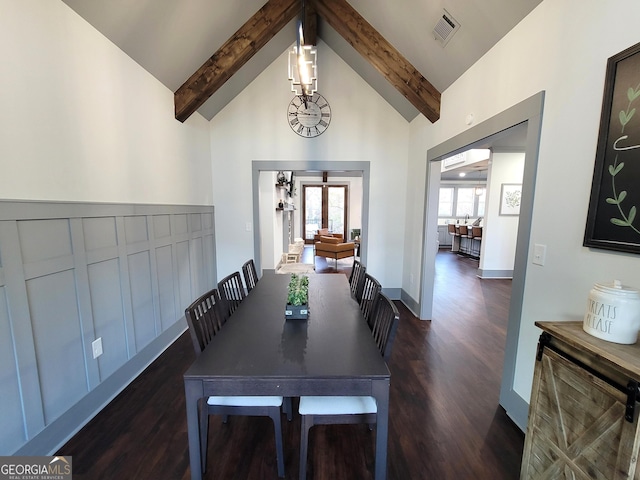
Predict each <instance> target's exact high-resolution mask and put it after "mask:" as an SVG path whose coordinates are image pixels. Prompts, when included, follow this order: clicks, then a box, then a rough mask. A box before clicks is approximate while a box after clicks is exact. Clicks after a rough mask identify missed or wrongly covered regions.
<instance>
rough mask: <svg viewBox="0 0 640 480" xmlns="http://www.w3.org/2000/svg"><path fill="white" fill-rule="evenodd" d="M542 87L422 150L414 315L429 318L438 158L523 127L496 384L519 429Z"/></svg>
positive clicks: (524, 406) (524, 410) (524, 409)
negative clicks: (519, 372)
mask: <svg viewBox="0 0 640 480" xmlns="http://www.w3.org/2000/svg"><path fill="white" fill-rule="evenodd" d="M543 106H544V91H542V92H539V93H537V94H535V95H533V96H531V97H529V98H527V99H526V100H523V101H522V102H520V103H518V104H516V105H514V106H512V107H510V108H508V109H507V110H505V111H503V112H501V113H499V114H497V115H495V116H494V117H492V118H490V119H488V120H486V121H484V122H482V123H480V124H478V125H476V126H475V127H472V128H470V129H469V130H467V131H465V132H462V133H461V134H459V135H457V136H455V137H453V138H451V139H449V140H447V141H445V142H443V143H442V144H440V145H438V146H436V147H434V148H431V149H430V150H429V151H428V152H427V178H426V191H425V218H424V222H423V242H422V244H423V247H422V272H421V280H422V282H421V292H420V318H422V319H431V318H432V313H433V289H434V278H435V256H436V252H437V237H436V236H435V235H432V234H431V232H432V228H433V227H432V225H435V224H437V215H438V211H437V209H438V193H439V186H440V164H441V160H443V159H444V158H446V157H449V156H451V155H455V154H457V153H460V152H463V151H465V150H468V149H469V148H488V147H490V146H491V142H493V141H495V140H497V139H499V138H501V137H502V136H504V135H508V134H509V129H511V128H512V127H514V126H517V125H521V124H522V125H526V139H525V142H524V144H525V145H524V147H525V149H524V150H525V164H524V173H523V180H522V193H521V203H520V213H519V217H520V218H519V222H518V232H517V243H516V253H515V261H514V269H513V281H512V289H511V298H510V301H509V320H508V326H507V340H506V345H505V357H504V364H503V374H502V383H501V388H500V402H499V403H500V405H502V407H503V408H504V409H505V410H506V412H507V414H508V415H509V416H510V417H511V418H512V419H513V420H514V422H515V423H516V424H517V425H518V426H519V427H520V428H521V429H523V430H524V429H525V428H526V424H527V415H528V408H529V406H528V403H527V402H526V401H525V400H524V399H522V398H521V397H520V396H519V395H518V394H517V393H516V392H515V390H514V389H513V385H514V376H515V366H516V357H517V348H518V339H519V336H520V319H521V317H522V301H523V297H524V284H525V277H526V269H527V259H528V252H529V240H530V237H531V219H532V215H533V198H534V191H535V179H536V172H537V166H538V151H539V144H540V132H541V128H542V111H543Z"/></svg>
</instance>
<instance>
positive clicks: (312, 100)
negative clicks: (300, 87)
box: [287, 93, 331, 138]
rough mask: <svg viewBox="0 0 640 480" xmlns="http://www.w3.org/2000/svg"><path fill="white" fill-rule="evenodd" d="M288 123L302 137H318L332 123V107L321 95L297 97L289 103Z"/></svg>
mask: <svg viewBox="0 0 640 480" xmlns="http://www.w3.org/2000/svg"><path fill="white" fill-rule="evenodd" d="M287 121H288V122H289V126H290V127H291V129H292V130H293V131H294V132H296V133H297V134H298V135H300V136H301V137H308V138H311V137H317V136H318V135H320V134H321V133H322V132H324V131H325V130H326V129H327V127H328V126H329V122H331V107H330V106H329V103H328V102H327V101H326V100H325V98H324V97H323V96H322V95H320V94H319V93H314V94H313V95H311V96H309V95H307V96H302V95H296V96H295V97H293V100H291V102H289V107H288V108H287Z"/></svg>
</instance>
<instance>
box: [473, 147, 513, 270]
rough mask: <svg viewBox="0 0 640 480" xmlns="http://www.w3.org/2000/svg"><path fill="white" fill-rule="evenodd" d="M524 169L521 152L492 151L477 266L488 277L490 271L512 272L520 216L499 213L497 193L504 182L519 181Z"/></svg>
mask: <svg viewBox="0 0 640 480" xmlns="http://www.w3.org/2000/svg"><path fill="white" fill-rule="evenodd" d="M523 172H524V153H498V152H496V153H493V154H492V156H491V168H490V170H489V175H488V178H487V195H488V196H487V204H486V211H485V219H484V229H483V232H482V246H481V249H482V250H481V255H480V262H479V265H478V267H479V269H480V270H482V271H483V272H484V273H485V274H487V275H488V276H492V275H491V272H509V271H513V264H514V260H515V255H516V240H517V238H516V237H517V234H518V220H519V217H517V216H503V215H500V192H501V189H502V185H503V184H514V183H520V184H521V183H522V175H523ZM493 276H499V275H493Z"/></svg>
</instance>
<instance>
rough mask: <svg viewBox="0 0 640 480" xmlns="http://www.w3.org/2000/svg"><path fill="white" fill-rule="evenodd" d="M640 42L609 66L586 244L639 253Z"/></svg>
mask: <svg viewBox="0 0 640 480" xmlns="http://www.w3.org/2000/svg"><path fill="white" fill-rule="evenodd" d="M639 107H640V43H639V44H637V45H634V46H633V47H630V48H628V49H626V50H624V51H623V52H620V53H618V54H617V55H614V56H613V57H611V58H609V59H608V61H607V71H606V77H605V85H604V98H603V101H602V114H601V117H600V132H599V134H598V146H597V149H596V161H595V168H594V172H593V183H592V185H591V198H590V200H589V212H588V215H587V226H586V229H585V235H584V246H586V247H596V248H604V249H608V250H616V251H621V252H631V253H640V217H639V216H637V208H638V206H640V112H637V111H636V110H637V109H638V108H639Z"/></svg>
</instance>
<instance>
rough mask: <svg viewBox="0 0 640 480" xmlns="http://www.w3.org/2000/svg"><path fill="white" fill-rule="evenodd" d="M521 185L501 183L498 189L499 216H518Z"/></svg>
mask: <svg viewBox="0 0 640 480" xmlns="http://www.w3.org/2000/svg"><path fill="white" fill-rule="evenodd" d="M521 199H522V184H521V183H503V184H502V186H501V187H500V213H499V214H500V215H520V200H521Z"/></svg>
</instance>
